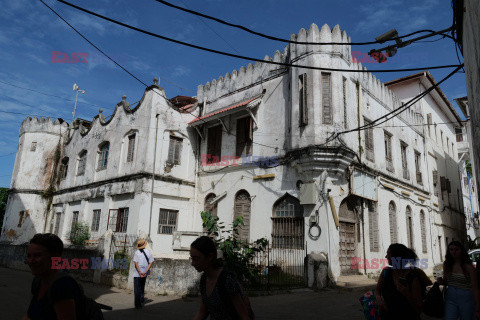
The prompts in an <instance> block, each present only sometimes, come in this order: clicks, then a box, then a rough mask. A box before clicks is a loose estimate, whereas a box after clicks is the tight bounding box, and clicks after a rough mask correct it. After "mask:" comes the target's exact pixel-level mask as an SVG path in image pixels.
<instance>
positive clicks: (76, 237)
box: [70, 222, 90, 246]
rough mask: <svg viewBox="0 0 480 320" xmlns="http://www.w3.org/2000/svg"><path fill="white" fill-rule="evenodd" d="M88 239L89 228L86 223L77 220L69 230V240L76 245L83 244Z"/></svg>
mask: <svg viewBox="0 0 480 320" xmlns="http://www.w3.org/2000/svg"><path fill="white" fill-rule="evenodd" d="M88 239H90V229H89V227H88V225H87V224H86V223H82V222H78V223H75V224H74V225H73V228H72V230H70V242H71V243H72V244H74V245H76V246H83V245H84V243H85V241H87V240H88Z"/></svg>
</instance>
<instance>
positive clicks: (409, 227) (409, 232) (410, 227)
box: [405, 207, 413, 249]
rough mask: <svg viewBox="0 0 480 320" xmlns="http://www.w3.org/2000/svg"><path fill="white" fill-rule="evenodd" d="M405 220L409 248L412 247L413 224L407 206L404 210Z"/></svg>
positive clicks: (410, 212) (410, 211) (409, 209)
mask: <svg viewBox="0 0 480 320" xmlns="http://www.w3.org/2000/svg"><path fill="white" fill-rule="evenodd" d="M405 216H406V220H407V221H406V222H407V243H408V247H409V248H410V249H413V225H412V209H411V208H410V207H407V209H406V212H405Z"/></svg>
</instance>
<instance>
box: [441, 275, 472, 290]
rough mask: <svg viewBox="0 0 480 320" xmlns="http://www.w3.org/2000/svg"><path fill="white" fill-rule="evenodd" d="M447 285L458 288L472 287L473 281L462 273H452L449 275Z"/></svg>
mask: <svg viewBox="0 0 480 320" xmlns="http://www.w3.org/2000/svg"><path fill="white" fill-rule="evenodd" d="M447 285H448V286H451V287H454V288H456V289H471V288H472V282H471V281H470V278H469V277H466V276H465V275H464V274H462V273H451V274H450V275H449V276H448V277H447Z"/></svg>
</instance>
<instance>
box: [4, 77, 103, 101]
mask: <svg viewBox="0 0 480 320" xmlns="http://www.w3.org/2000/svg"><path fill="white" fill-rule="evenodd" d="M0 82H1V83H3V84H6V85H9V86H12V87H15V88H19V89H23V90H28V91H31V92H36V93H39V94H43V95H44V96H49V97H54V98H59V99H63V100H66V101H70V102H74V101H75V100H73V99H69V98H66V97H61V96H57V95H54V94H50V93H45V92H42V91H38V90H34V89H30V88H25V87H21V86H18V85H16V84H13V83H9V82H5V81H1V80H0ZM78 103H83V104H89V105H91V106H94V107H97V108H102V107H100V106H97V105H96V104H93V103H89V102H83V101H78Z"/></svg>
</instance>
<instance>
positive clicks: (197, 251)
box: [190, 236, 255, 320]
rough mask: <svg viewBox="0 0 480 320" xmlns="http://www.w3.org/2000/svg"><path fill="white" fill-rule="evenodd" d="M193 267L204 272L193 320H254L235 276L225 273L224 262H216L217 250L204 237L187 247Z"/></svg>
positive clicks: (219, 260)
mask: <svg viewBox="0 0 480 320" xmlns="http://www.w3.org/2000/svg"><path fill="white" fill-rule="evenodd" d="M190 259H191V261H192V266H193V267H194V268H195V269H196V270H197V271H198V272H203V274H202V276H201V279H200V293H201V296H202V300H201V302H200V309H199V310H198V312H197V314H196V315H195V317H194V320H203V319H206V318H207V316H208V315H210V319H212V320H217V319H218V320H219V319H222V320H230V319H241V320H248V319H254V317H255V316H254V314H253V311H252V309H251V308H250V302H249V301H248V298H247V297H246V295H245V293H244V291H243V290H242V287H241V286H240V285H239V283H238V281H237V279H236V278H235V276H234V275H233V274H232V273H230V272H228V271H226V270H224V268H223V261H222V260H221V259H217V248H216V246H215V243H214V242H213V240H212V239H210V238H209V237H207V236H202V237H199V238H197V239H196V240H195V241H193V242H192V244H191V245H190Z"/></svg>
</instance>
